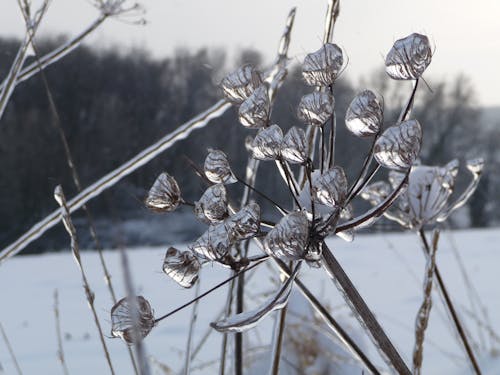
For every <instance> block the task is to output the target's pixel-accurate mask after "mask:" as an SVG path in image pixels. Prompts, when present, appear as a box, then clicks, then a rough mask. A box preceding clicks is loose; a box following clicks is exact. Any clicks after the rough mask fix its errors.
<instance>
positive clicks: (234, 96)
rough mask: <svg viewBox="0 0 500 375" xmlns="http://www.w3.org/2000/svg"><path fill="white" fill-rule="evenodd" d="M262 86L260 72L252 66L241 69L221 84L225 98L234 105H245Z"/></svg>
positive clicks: (248, 65) (246, 65) (225, 78)
mask: <svg viewBox="0 0 500 375" xmlns="http://www.w3.org/2000/svg"><path fill="white" fill-rule="evenodd" d="M261 84H262V76H261V74H260V72H259V71H258V70H257V69H255V68H254V67H253V66H252V65H250V64H245V65H243V66H241V67H239V68H238V69H237V70H235V71H234V72H232V73H230V74H228V75H227V76H226V77H224V78H223V79H222V81H221V83H220V86H221V88H222V93H223V94H224V97H225V98H226V99H227V100H228V101H230V102H231V103H234V104H241V103H243V102H244V101H245V100H246V99H247V98H248V97H250V95H252V93H253V92H254V91H255V90H256V89H257V88H258V87H259V86H260V85H261Z"/></svg>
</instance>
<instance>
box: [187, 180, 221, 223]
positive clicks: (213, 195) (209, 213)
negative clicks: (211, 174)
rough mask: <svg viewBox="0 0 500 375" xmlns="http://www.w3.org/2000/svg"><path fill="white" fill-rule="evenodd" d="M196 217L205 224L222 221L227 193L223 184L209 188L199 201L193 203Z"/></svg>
mask: <svg viewBox="0 0 500 375" xmlns="http://www.w3.org/2000/svg"><path fill="white" fill-rule="evenodd" d="M194 212H195V214H196V217H197V218H198V219H199V220H200V221H201V222H203V223H205V224H210V223H218V222H221V221H223V220H224V219H225V218H226V217H227V215H228V213H227V192H226V187H225V186H224V185H223V184H215V185H212V186H210V187H209V188H208V189H207V190H205V192H204V193H203V195H202V196H201V198H200V200H199V201H197V202H194Z"/></svg>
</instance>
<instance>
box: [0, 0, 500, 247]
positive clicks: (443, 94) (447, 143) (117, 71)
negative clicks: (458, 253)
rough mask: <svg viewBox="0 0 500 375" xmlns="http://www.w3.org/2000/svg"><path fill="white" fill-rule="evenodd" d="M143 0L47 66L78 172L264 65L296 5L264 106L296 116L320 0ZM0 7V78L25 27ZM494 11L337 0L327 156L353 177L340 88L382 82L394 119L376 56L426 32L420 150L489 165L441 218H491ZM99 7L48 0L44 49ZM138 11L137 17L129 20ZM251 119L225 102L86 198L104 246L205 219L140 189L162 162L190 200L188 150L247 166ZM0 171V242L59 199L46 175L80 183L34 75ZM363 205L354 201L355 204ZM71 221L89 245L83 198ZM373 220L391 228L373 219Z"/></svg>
mask: <svg viewBox="0 0 500 375" xmlns="http://www.w3.org/2000/svg"><path fill="white" fill-rule="evenodd" d="M141 3H142V4H143V5H144V7H145V9H146V13H145V14H144V15H143V16H141V15H139V16H137V17H136V18H133V19H110V20H107V21H106V22H105V23H103V24H102V25H101V26H100V27H99V28H98V29H97V30H96V31H95V32H93V33H92V34H91V35H90V36H89V37H88V38H87V39H85V42H84V43H83V45H81V46H80V47H79V48H78V49H76V50H75V51H73V52H72V53H71V54H70V55H68V56H66V57H65V58H63V59H62V60H61V61H59V62H57V63H55V64H53V65H52V66H50V67H48V68H47V69H46V74H47V78H48V82H49V85H50V88H51V91H52V93H53V95H54V100H55V103H56V105H57V109H58V112H59V115H60V118H61V123H62V126H63V128H64V130H65V132H66V134H67V136H68V140H69V145H70V148H71V151H72V153H73V156H74V159H75V164H76V167H77V169H78V171H79V173H80V177H81V180H82V185H83V186H84V187H85V186H88V185H90V184H91V183H93V182H94V181H96V180H97V179H99V178H100V177H101V176H102V175H104V174H106V173H107V172H109V171H111V170H113V169H114V168H116V167H118V166H119V165H121V164H122V163H124V162H125V161H127V160H128V159H130V158H131V157H133V156H134V155H136V154H137V153H138V152H140V151H141V150H142V149H144V148H145V147H147V146H149V145H150V144H152V143H153V142H155V141H156V140H158V139H159V138H160V137H162V136H164V135H165V134H167V133H169V132H171V131H173V130H174V129H175V128H176V127H178V126H179V125H181V124H182V123H184V122H186V121H188V120H189V119H191V118H192V117H194V116H195V115H197V114H198V113H200V112H202V111H204V110H205V109H207V108H208V107H210V106H211V105H212V104H214V103H215V102H216V101H217V100H219V99H220V98H221V93H220V91H219V88H218V83H219V82H220V80H221V78H222V77H223V76H224V75H225V74H227V73H229V72H230V71H232V70H234V69H235V68H237V67H238V66H239V65H241V64H242V63H252V64H254V65H256V66H258V67H260V68H262V69H265V68H266V67H268V66H269V65H271V64H272V62H273V60H274V56H275V52H276V49H277V44H278V40H279V38H280V36H281V33H282V30H283V26H284V21H285V19H286V16H287V14H288V11H289V10H290V8H291V7H293V6H297V16H296V20H295V26H294V29H293V33H292V42H291V48H290V54H289V56H290V70H289V76H288V79H287V81H286V83H285V85H284V87H283V88H282V90H281V91H280V92H279V94H278V98H277V101H276V105H275V107H274V109H273V113H272V121H273V122H274V123H277V124H279V125H280V126H281V127H282V128H283V129H287V128H289V127H290V126H292V125H300V126H302V125H301V124H300V121H299V120H298V118H297V116H296V106H297V104H298V102H299V100H300V98H301V96H302V95H303V94H305V93H307V92H309V91H310V88H307V87H306V86H305V85H304V84H303V82H302V79H301V73H300V64H301V62H302V61H303V58H304V57H305V55H306V54H307V53H309V52H312V51H314V50H316V49H318V48H319V47H320V46H321V39H322V32H323V21H324V14H325V12H326V1H323V0H321V1H320V0H314V1H312V0H307V1H306V0H300V1H299V0H297V1H288V0H286V1H285V0H283V1H274V2H269V1H268V2H265V1H263V0H258V1H251V2H248V1H229V0H214V1H210V2H195V1H180V0H177V1H176V0H171V1H170V0H165V1H154V0H145V1H143V2H141ZM0 10H1V12H0V25H2V26H1V30H2V31H1V33H0V78H1V79H3V77H5V76H6V75H7V73H8V71H9V69H10V66H11V64H12V61H13V60H14V57H15V55H16V53H17V50H18V48H19V45H20V43H21V38H22V36H23V32H24V27H23V19H22V16H21V13H20V11H19V9H18V6H17V2H16V1H14V0H8V1H4V2H2V5H1V6H0ZM499 11H500V4H499V3H498V2H496V1H487V0H481V1H478V2H475V3H474V6H471V5H470V2H465V1H441V2H433V1H430V0H425V1H419V2H415V1H406V0H404V1H403V0H390V1H383V2H382V1H370V2H366V1H362V0H356V1H348V2H345V3H341V11H340V17H339V20H338V23H337V27H336V29H335V34H334V41H335V43H337V44H339V45H340V46H341V47H342V48H343V49H344V51H345V54H346V55H347V57H348V60H349V62H348V65H347V68H346V70H345V71H344V73H343V74H342V76H341V77H340V78H339V80H338V82H337V83H336V86H335V97H336V114H337V119H338V126H339V133H338V139H341V140H342V142H338V146H337V147H338V148H337V158H338V163H339V164H340V165H341V166H343V167H344V169H345V170H346V171H347V177H348V178H349V179H350V180H352V179H354V178H355V177H356V175H357V171H358V169H359V167H360V165H361V163H362V161H363V158H364V156H365V154H366V152H367V149H368V147H369V143H368V141H363V140H359V139H356V138H355V137H354V136H351V135H350V134H349V133H348V132H347V130H346V129H345V127H344V122H343V118H344V115H345V111H346V109H347V106H348V104H349V102H350V101H351V100H352V98H353V97H354V95H355V94H356V93H357V92H359V91H361V90H363V89H366V88H368V89H372V90H375V91H378V92H379V93H380V94H381V95H382V96H383V97H384V102H385V126H386V127H387V126H390V125H392V124H393V123H394V121H395V120H396V118H397V115H398V114H399V111H400V108H401V106H402V103H403V102H404V101H405V99H406V98H407V97H408V95H409V93H410V91H411V84H410V83H408V82H394V81H391V80H390V78H389V77H388V76H387V75H386V74H385V72H384V69H383V68H384V58H385V54H386V53H387V52H388V51H389V49H390V47H391V46H392V44H393V43H394V41H395V40H397V39H399V38H401V37H404V36H406V35H408V34H410V33H412V32H419V33H424V34H426V35H428V36H429V38H430V39H431V41H432V42H433V44H434V46H435V52H434V56H433V61H432V63H431V65H430V67H429V69H428V70H427V71H426V73H425V74H424V78H425V81H426V83H427V86H426V85H421V86H420V88H419V91H418V93H417V102H416V108H415V113H414V117H415V118H417V119H418V120H419V122H420V123H421V124H422V126H423V129H424V145H423V149H422V153H421V161H422V163H424V164H429V165H440V164H445V163H447V162H448V161H450V160H451V159H453V158H458V159H459V160H461V161H462V162H463V161H464V160H465V159H468V158H471V157H478V156H482V157H484V158H485V159H486V168H485V172H484V176H483V178H482V180H481V183H480V185H479V188H478V190H477V191H476V193H475V194H474V196H473V197H472V199H471V200H470V201H469V203H468V205H467V207H465V208H463V209H461V210H460V211H458V212H457V213H456V214H455V215H454V216H452V217H451V219H450V220H449V223H450V225H451V226H452V227H486V226H495V225H498V224H499V222H500V213H499V212H500V210H499V208H500V207H499V205H500V201H499V200H498V198H497V197H498V194H497V192H498V191H499V190H500V177H499V176H498V174H497V173H495V172H496V171H498V168H499V164H500V154H499V151H498V144H499V142H500V96H499V95H498V87H499V85H500V78H499V75H498V69H497V67H498V66H499V65H500V42H499V41H498V39H497V38H496V37H495V36H496V35H500V24H498V22H497V21H496V19H495V17H496V16H497V15H498V14H499ZM98 16H99V12H98V11H97V10H96V9H95V8H94V7H93V6H92V4H91V2H89V1H84V0H65V1H62V0H53V1H52V4H51V6H50V8H49V10H48V14H47V17H46V18H45V19H44V21H43V23H42V26H41V28H40V31H39V33H37V40H36V42H37V45H38V47H39V49H40V52H42V53H43V52H44V51H50V50H52V49H54V48H56V47H57V46H59V45H61V44H62V43H64V42H65V41H67V40H70V39H72V38H73V37H74V36H75V35H77V34H78V33H79V32H81V30H83V29H84V28H85V27H87V26H88V25H89V24H90V23H91V22H92V21H93V20H94V19H96V17H98ZM142 17H144V18H145V19H146V21H147V22H146V24H145V25H139V24H136V23H137V22H136V21H139V20H140V19H141V18H142ZM30 61H33V58H31V60H30ZM30 61H28V63H29V62H30ZM249 134H253V132H250V131H248V130H247V129H245V128H243V127H242V126H241V125H240V124H239V123H238V120H237V116H236V112H235V110H234V109H232V110H230V111H228V112H227V113H226V114H225V115H224V116H222V117H220V118H219V119H216V120H214V121H213V122H212V123H211V124H210V125H209V126H207V127H206V128H204V129H202V130H198V131H195V132H193V133H192V135H191V136H190V137H189V139H187V140H184V141H181V142H179V143H177V144H176V145H175V146H174V147H173V148H171V149H169V150H167V151H166V152H164V153H163V154H162V155H161V156H160V157H158V158H156V159H155V160H153V161H151V162H150V163H148V164H146V165H145V166H144V167H142V168H140V169H139V170H138V171H136V172H134V173H133V174H131V175H130V176H128V177H126V178H124V179H123V180H122V181H121V182H120V183H118V184H117V185H116V186H114V187H113V188H111V189H110V190H107V191H106V192H104V193H103V194H102V195H101V196H99V197H98V198H97V199H94V200H92V201H91V203H90V204H89V207H90V208H91V211H92V213H93V214H94V216H95V218H96V222H97V227H98V234H99V238H100V239H101V241H102V242H103V245H104V246H105V247H116V246H120V245H128V246H135V245H165V246H168V245H170V244H172V243H177V242H181V241H188V240H190V239H192V238H193V237H195V236H196V235H197V234H198V233H200V232H201V231H202V230H203V225H201V224H199V223H197V222H196V220H195V219H194V218H193V216H192V214H191V213H190V212H189V210H187V209H181V212H180V213H176V214H175V215H158V214H154V213H151V212H149V211H147V210H146V209H145V208H144V205H143V203H142V201H143V199H144V197H145V195H146V193H147V190H148V189H149V187H150V186H151V184H152V183H153V181H154V180H155V178H156V176H157V175H158V174H160V173H161V172H162V171H168V172H169V173H170V174H172V175H174V176H175V178H176V179H177V180H178V182H179V185H180V186H181V189H182V192H183V196H184V197H185V198H186V199H188V200H191V201H194V200H196V199H198V198H199V196H200V195H201V194H202V192H203V191H204V188H205V186H204V185H203V183H202V181H201V180H200V179H199V178H197V177H196V174H195V173H194V171H193V169H192V168H191V167H190V164H189V163H188V159H190V160H192V161H193V162H194V163H196V164H199V165H201V164H202V163H203V161H204V158H205V155H206V152H207V147H213V148H220V149H222V150H223V151H224V152H226V154H227V155H228V156H229V158H230V161H231V164H232V166H233V169H234V170H235V171H236V174H238V175H240V176H243V175H244V168H245V165H246V162H247V158H248V155H246V154H245V153H242V152H241V150H242V145H243V140H244V138H245V137H246V136H247V135H249ZM462 165H463V163H462ZM273 168H274V166H273V165H265V163H264V164H263V166H262V169H261V170H259V175H260V176H266V177H265V178H261V179H258V184H259V185H258V187H259V188H260V189H261V190H263V191H265V192H266V193H268V194H269V195H271V196H273V197H275V199H276V200H278V201H280V202H287V199H288V195H287V191H286V190H285V189H284V187H283V186H282V185H283V184H281V181H280V180H279V177H278V176H277V174H276V173H274V169H273ZM464 169H465V168H464ZM0 171H1V175H0V176H1V177H0V248H3V247H5V246H7V245H9V244H10V243H11V242H12V241H14V240H16V239H17V238H18V237H19V236H20V235H21V234H22V233H24V232H25V231H26V230H27V229H29V228H30V227H31V226H32V225H33V224H35V223H36V222H38V221H39V220H40V219H42V218H43V217H44V216H45V215H47V214H49V213H50V212H52V211H53V210H54V209H56V208H57V205H56V203H55V201H54V199H53V197H52V195H53V190H54V187H55V186H56V185H58V184H62V185H63V187H64V189H65V191H66V194H67V196H68V198H69V197H72V196H74V195H75V193H76V191H75V189H74V187H73V183H72V180H71V175H70V171H69V169H68V167H67V162H66V159H65V157H64V150H63V146H62V144H61V142H60V140H59V136H58V134H57V130H56V129H55V128H54V127H53V126H52V115H51V112H50V108H49V105H48V99H47V95H46V92H45V90H44V87H43V83H42V80H41V76H40V75H36V76H34V77H32V78H31V79H29V80H27V81H25V82H23V83H21V84H19V85H18V86H17V87H16V90H15V92H14V95H13V96H12V98H11V100H10V102H9V104H8V106H7V108H6V112H5V114H4V116H3V118H2V119H1V120H0ZM271 172H273V173H271ZM459 176H460V178H462V179H461V180H460V179H459V181H458V183H459V186H458V187H457V189H456V190H458V191H461V190H463V189H462V185H463V186H465V185H466V184H467V182H468V180H467V173H460V174H459ZM383 177H384V176H383V174H381V177H380V178H383ZM273 179H276V181H274V180H273ZM264 181H265V183H264ZM232 189H233V190H237V189H238V187H236V186H233V187H232ZM365 207H367V206H365V205H364V203H363V202H356V205H355V212H360V210H362V209H363V208H365ZM269 218H270V219H271V217H269ZM75 222H76V223H77V225H78V227H79V232H80V237H81V242H82V246H84V247H85V246H88V247H91V246H92V244H91V241H90V237H89V235H88V234H87V233H88V231H87V230H86V225H85V220H84V217H83V215H82V214H81V212H79V213H76V214H75ZM370 230H373V231H377V230H397V228H396V227H394V226H392V225H391V224H390V223H388V222H385V221H384V220H381V221H379V222H378V223H377V224H376V225H375V226H374V227H373V228H371V229H370ZM67 246H68V242H67V236H66V234H65V233H64V232H63V230H62V227H61V226H58V227H56V228H54V229H52V230H51V231H49V232H48V233H46V234H45V235H44V236H43V237H42V238H40V239H39V240H37V241H35V242H34V243H32V244H31V245H30V246H29V248H28V249H27V251H25V252H27V253H29V252H31V253H32V252H40V251H47V250H54V249H61V248H66V247H67Z"/></svg>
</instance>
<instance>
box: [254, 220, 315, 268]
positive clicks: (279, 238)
mask: <svg viewBox="0 0 500 375" xmlns="http://www.w3.org/2000/svg"><path fill="white" fill-rule="evenodd" d="M308 242H309V221H308V220H307V214H306V212H305V211H297V212H292V213H290V214H288V215H286V216H284V217H283V218H282V219H281V220H280V221H279V222H278V224H276V225H275V227H274V228H273V229H271V231H269V233H268V234H267V235H266V237H265V239H264V247H265V248H266V251H267V252H268V253H270V254H272V255H273V256H276V257H278V258H283V259H287V260H299V259H304V257H305V254H306V251H307V244H308Z"/></svg>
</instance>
